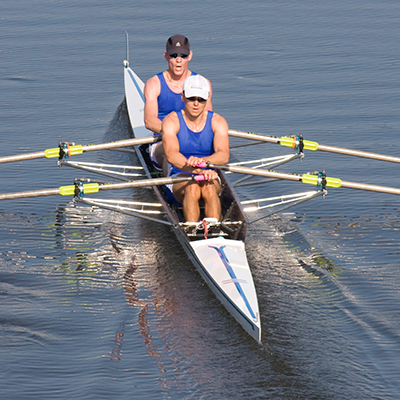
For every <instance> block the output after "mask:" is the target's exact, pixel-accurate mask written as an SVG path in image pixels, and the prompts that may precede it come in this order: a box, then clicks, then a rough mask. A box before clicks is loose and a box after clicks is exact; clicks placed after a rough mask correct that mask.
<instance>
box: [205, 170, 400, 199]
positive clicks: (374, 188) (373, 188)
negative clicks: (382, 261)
mask: <svg viewBox="0 0 400 400" xmlns="http://www.w3.org/2000/svg"><path fill="white" fill-rule="evenodd" d="M209 167H210V168H215V169H221V170H223V171H230V172H235V173H240V174H248V175H256V176H266V177H269V178H275V179H282V180H289V181H297V182H303V183H311V182H312V181H313V180H310V177H315V178H317V176H314V175H308V174H304V175H295V174H286V173H281V172H274V171H267V170H263V169H254V168H248V167H240V166H234V165H213V164H210V165H209ZM326 179H327V181H328V184H327V186H330V182H332V185H331V186H330V187H344V188H348V189H358V190H368V191H370V192H380V193H388V194H395V195H400V189H397V188H393V187H388V186H378V185H369V184H366V183H357V182H348V181H342V180H340V179H335V178H326ZM315 181H316V179H315Z"/></svg>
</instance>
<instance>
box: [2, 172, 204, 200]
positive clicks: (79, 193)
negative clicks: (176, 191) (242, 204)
mask: <svg viewBox="0 0 400 400" xmlns="http://www.w3.org/2000/svg"><path fill="white" fill-rule="evenodd" d="M193 180H194V181H197V182H200V181H204V180H205V177H204V175H189V176H174V177H167V178H153V179H141V180H138V181H129V182H122V183H97V182H90V180H89V179H82V180H79V179H76V180H75V184H74V185H68V186H60V187H59V188H53V189H41V190H31V191H26V192H14V193H3V194H0V200H11V199H21V198H27V197H41V196H54V195H61V196H75V197H83V196H84V195H85V194H90V193H98V192H100V191H104V190H113V189H127V188H135V187H136V188H137V187H149V186H161V185H169V184H173V183H179V182H189V181H193ZM84 182H89V183H84Z"/></svg>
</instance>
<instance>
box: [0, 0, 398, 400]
mask: <svg viewBox="0 0 400 400" xmlns="http://www.w3.org/2000/svg"><path fill="white" fill-rule="evenodd" d="M399 22H400V3H398V2H397V1H394V0H383V1H380V2H376V1H371V0H366V1H361V0H350V1H348V0H347V1H326V0H321V1H318V2H317V1H311V0H306V1H301V2H299V1H293V0H292V1H281V0H279V1H276V2H270V1H248V2H245V3H244V2H238V1H236V0H234V1H229V2H228V1H222V2H218V3H216V2H212V1H208V0H206V1H203V2H201V3H200V2H198V3H195V2H189V1H180V2H178V1H170V2H161V1H135V2H128V1H123V0H114V1H107V0H104V1H93V0H86V1H68V2H67V1H62V0H58V1H55V0H53V1H50V0H49V1H44V0H35V1H32V0H29V1H27V0H20V1H18V2H15V1H9V0H3V1H2V2H1V5H0V32H1V34H0V59H1V62H0V117H1V134H0V156H5V155H11V154H20V153H25V152H33V151H39V150H44V149H46V148H51V147H56V146H57V145H58V142H59V141H60V140H70V141H74V142H76V143H81V144H90V143H100V142H103V141H108V140H117V139H122V138H126V137H128V136H129V129H128V127H127V126H128V125H127V115H126V110H125V108H124V102H123V100H124V89H123V69H122V61H123V60H124V59H125V57H126V44H125V31H127V32H128V33H129V37H130V57H129V58H130V63H131V66H132V68H133V69H134V70H135V72H136V73H137V74H138V75H139V76H140V77H141V78H142V79H143V80H146V79H148V78H149V77H151V76H152V75H154V74H156V73H158V72H160V71H161V70H163V69H164V68H165V67H166V62H165V60H164V59H163V51H164V45H165V41H166V39H167V38H168V36H170V35H172V34H175V33H183V34H185V35H187V36H188V37H189V39H190V41H191V45H192V50H193V52H194V57H193V60H192V61H191V69H192V70H194V71H196V72H199V73H201V74H203V75H204V76H206V77H207V78H209V79H210V80H211V82H212V84H213V91H214V94H213V104H214V109H215V111H217V112H218V113H220V114H221V115H223V116H224V117H225V118H226V119H227V120H228V123H229V125H230V127H231V128H233V129H238V130H245V131H248V130H249V131H253V132H261V133H265V134H271V135H276V136H282V135H289V134H303V135H304V137H305V138H306V139H308V140H314V141H317V142H319V143H321V144H327V145H334V146H340V147H347V148H354V149H359V150H364V151H371V152H377V153H382V154H389V155H396V156H397V155H399V153H400V152H399V143H398V131H399V126H400V118H399V104H400V95H399V65H400V48H399V46H400V44H399V43H400V40H399V39H400V33H399V28H398V26H399ZM285 152H287V149H282V148H280V147H279V146H277V145H266V146H261V147H254V146H252V147H251V148H244V149H242V150H238V151H236V152H235V153H234V152H233V154H232V159H234V160H236V159H249V158H252V157H255V156H257V157H262V156H264V155H274V154H278V153H279V154H282V153H285ZM84 159H85V160H88V161H102V162H105V161H107V162H108V161H111V162H116V163H117V162H122V163H126V162H131V161H133V160H132V158H131V157H130V156H128V155H126V154H120V153H115V152H112V153H111V152H103V153H102V154H94V153H91V154H87V155H85V156H84ZM399 168H400V166H398V165H396V164H388V163H384V162H380V161H372V160H367V159H356V158H352V157H346V156H339V155H330V154H327V153H318V152H316V153H311V152H308V153H307V155H306V158H305V159H304V160H303V161H302V162H301V163H300V162H297V161H296V162H294V163H291V164H288V165H286V166H285V167H282V168H281V170H285V171H290V172H298V173H304V172H308V171H313V170H322V169H324V170H326V171H327V174H328V176H333V177H338V178H341V179H344V180H348V181H356V182H364V183H372V184H381V185H387V186H394V187H400V182H399V180H398V170H399ZM81 175H82V174H81V173H79V171H78V172H77V171H74V170H68V169H66V168H63V169H61V170H59V169H58V167H57V166H56V162H55V161H54V160H35V161H25V162H18V163H14V164H3V165H0V176H1V178H0V179H1V180H0V181H1V188H0V190H1V192H12V191H22V190H31V189H32V190H35V189H40V188H52V187H58V186H61V185H65V184H71V183H72V182H73V178H74V177H75V176H81ZM307 189H309V188H307ZM269 190H270V193H273V194H277V193H281V192H282V193H287V192H294V191H301V190H304V187H303V185H300V184H294V183H279V184H277V185H275V186H270V188H269ZM132 194H134V195H137V196H139V197H146V196H148V195H147V194H143V193H142V192H140V193H137V192H133V191H126V192H124V193H121V192H119V193H113V194H110V195H109V196H114V197H115V198H118V197H120V196H124V197H125V198H129V197H131V196H132ZM241 194H242V195H244V196H245V197H246V196H247V197H264V196H265V192H264V189H261V187H259V186H254V187H252V188H247V189H246V190H245V191H244V192H242V193H241ZM109 196H108V197H109ZM399 228H400V220H399V200H398V198H397V197H396V196H391V195H384V194H378V193H366V192H361V191H354V190H347V189H329V193H328V196H327V197H326V198H325V199H322V198H318V199H316V200H314V201H312V202H309V203H304V204H302V205H300V206H298V207H296V208H294V209H292V210H290V211H288V212H286V213H285V214H284V215H281V216H280V217H274V218H272V219H270V220H263V221H261V222H259V223H257V224H255V225H253V226H252V227H251V229H250V230H249V233H248V237H247V242H246V247H247V251H248V258H249V263H250V265H251V268H252V271H253V274H254V280H255V284H256V286H257V292H258V295H259V303H260V312H261V319H262V327H263V336H262V341H263V344H262V345H261V346H260V345H258V344H256V343H255V342H254V341H253V340H252V339H251V338H249V337H248V336H247V335H246V334H245V333H244V332H243V330H242V329H241V328H240V326H238V324H237V323H236V322H235V321H234V320H233V319H232V317H231V316H230V315H229V314H228V313H227V312H226V311H225V309H224V308H223V307H222V306H221V305H220V304H219V302H218V300H217V299H216V298H215V297H214V295H213V294H212V293H211V292H210V291H209V289H208V288H207V286H206V285H205V284H203V282H202V281H201V278H200V276H199V275H198V274H197V272H196V271H195V270H194V267H193V265H192V264H191V263H190V261H189V260H188V259H187V257H186V255H185V253H184V252H183V251H182V249H181V248H180V246H179V244H178V243H177V241H176V239H175V237H174V236H173V235H172V234H171V231H170V230H169V229H168V228H164V227H161V228H160V227H159V226H154V225H153V224H151V223H148V222H142V221H137V220H135V219H132V218H129V217H126V216H121V215H116V214H114V213H110V212H106V211H102V210H97V211H95V212H92V211H91V210H90V209H88V208H86V207H82V206H79V207H74V205H73V203H72V202H70V200H69V199H66V198H61V197H48V198H40V199H24V200H14V201H7V202H2V203H1V204H0V298H1V302H0V338H1V340H0V392H1V398H2V399H70V398H79V399H103V398H104V399H398V398H400V384H399V381H400V379H399V378H400V361H399V360H400V326H399V301H400V294H399V289H400V274H399V266H400V263H399Z"/></svg>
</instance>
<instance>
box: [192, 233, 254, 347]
mask: <svg viewBox="0 0 400 400" xmlns="http://www.w3.org/2000/svg"><path fill="white" fill-rule="evenodd" d="M189 244H190V246H191V247H192V249H193V250H194V253H195V255H196V258H197V259H198V262H195V265H196V267H197V269H198V271H199V272H200V274H201V275H202V277H203V279H204V280H205V281H206V282H207V283H208V285H209V286H210V288H211V289H212V291H213V292H214V293H215V295H216V296H217V297H218V298H219V300H220V301H221V302H222V304H223V305H224V306H225V307H226V308H227V309H228V311H229V312H230V313H231V314H232V315H233V316H234V317H235V319H236V320H237V321H238V322H239V323H240V324H241V325H242V326H243V328H244V329H245V330H246V331H247V332H248V333H249V334H250V335H251V336H252V337H253V338H254V339H255V340H257V341H258V342H260V341H261V324H260V316H259V311H258V301H257V293H256V290H255V287H254V282H253V276H252V274H251V271H250V267H249V264H248V262H247V257H246V252H245V247H244V243H243V242H242V241H240V240H230V239H225V238H222V237H218V238H211V239H207V240H206V239H205V240H198V241H194V242H189Z"/></svg>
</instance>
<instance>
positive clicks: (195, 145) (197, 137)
mask: <svg viewBox="0 0 400 400" xmlns="http://www.w3.org/2000/svg"><path fill="white" fill-rule="evenodd" d="M176 114H177V115H178V119H179V125H180V127H179V132H178V134H177V138H178V141H179V151H180V152H181V153H182V154H183V155H184V156H185V157H186V158H189V157H190V156H195V157H208V156H210V155H211V154H213V153H214V132H213V130H212V126H211V120H212V117H213V115H214V113H213V112H212V111H208V114H207V120H206V124H205V125H204V128H203V130H202V131H200V132H193V131H192V130H190V129H189V128H188V126H187V125H186V122H185V120H184V118H183V115H182V111H177V112H176ZM179 172H182V171H181V170H180V169H178V168H176V167H175V166H173V165H171V170H170V173H169V175H173V174H178V173H179Z"/></svg>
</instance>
